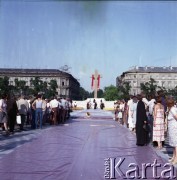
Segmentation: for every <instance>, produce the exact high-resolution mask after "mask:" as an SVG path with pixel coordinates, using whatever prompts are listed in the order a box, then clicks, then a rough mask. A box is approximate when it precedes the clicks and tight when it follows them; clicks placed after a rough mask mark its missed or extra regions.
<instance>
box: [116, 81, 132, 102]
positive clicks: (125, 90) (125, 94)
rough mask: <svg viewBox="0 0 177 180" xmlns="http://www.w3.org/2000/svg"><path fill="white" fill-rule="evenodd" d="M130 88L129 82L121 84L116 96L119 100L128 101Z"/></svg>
mask: <svg viewBox="0 0 177 180" xmlns="http://www.w3.org/2000/svg"><path fill="white" fill-rule="evenodd" d="M130 89H131V86H130V82H123V84H122V85H121V86H119V88H118V94H119V98H120V99H128V98H129V92H130Z"/></svg>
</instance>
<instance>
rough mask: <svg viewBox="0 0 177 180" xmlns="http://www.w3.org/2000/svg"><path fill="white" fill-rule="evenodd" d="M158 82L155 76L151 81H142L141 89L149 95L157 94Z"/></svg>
mask: <svg viewBox="0 0 177 180" xmlns="http://www.w3.org/2000/svg"><path fill="white" fill-rule="evenodd" d="M157 88H158V86H157V84H156V81H155V80H154V79H153V78H150V81H149V82H145V83H141V84H140V89H141V91H142V92H143V93H145V94H146V95H147V96H148V95H150V94H154V95H155V94H156V92H157Z"/></svg>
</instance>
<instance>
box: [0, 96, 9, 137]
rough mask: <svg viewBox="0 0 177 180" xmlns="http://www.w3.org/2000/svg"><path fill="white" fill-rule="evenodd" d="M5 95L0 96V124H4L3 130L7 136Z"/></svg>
mask: <svg viewBox="0 0 177 180" xmlns="http://www.w3.org/2000/svg"><path fill="white" fill-rule="evenodd" d="M6 100H7V95H2V96H1V98H0V124H1V123H3V124H4V128H5V131H6V135H9V131H8V127H7V103H6Z"/></svg>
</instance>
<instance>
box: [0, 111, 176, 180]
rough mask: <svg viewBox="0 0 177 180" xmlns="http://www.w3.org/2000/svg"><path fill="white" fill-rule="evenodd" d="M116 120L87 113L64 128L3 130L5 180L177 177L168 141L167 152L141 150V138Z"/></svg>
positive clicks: (0, 175) (0, 174)
mask: <svg viewBox="0 0 177 180" xmlns="http://www.w3.org/2000/svg"><path fill="white" fill-rule="evenodd" d="M87 112H89V113H90V116H88V115H87ZM113 116H114V115H113V114H112V113H111V112H108V111H103V110H100V109H97V110H92V109H91V110H82V111H75V112H72V113H71V118H70V119H69V120H68V121H67V122H66V123H65V124H63V125H58V126H49V125H47V126H45V127H44V128H43V129H37V130H31V129H30V127H26V131H22V132H19V131H16V132H15V134H13V135H10V136H5V135H4V134H3V132H0V179H1V180H32V179H35V180H60V179H61V180H63V179H66V180H83V179H84V180H97V179H98V180H99V179H140V178H142V179H143V178H146V179H150V180H152V179H157V177H158V176H159V179H167V177H169V178H171V179H176V168H175V167H174V166H171V165H170V164H169V163H168V159H169V157H170V156H171V155H172V148H171V147H170V146H168V137H167V139H166V141H165V144H164V148H163V149H162V150H156V149H155V148H154V147H153V146H152V145H151V144H149V145H148V146H143V147H139V146H136V136H135V134H134V133H132V132H130V131H129V130H128V129H127V128H125V127H123V126H122V125H120V124H118V123H117V122H116V121H114V120H113ZM167 169H168V170H167ZM165 171H166V172H165Z"/></svg>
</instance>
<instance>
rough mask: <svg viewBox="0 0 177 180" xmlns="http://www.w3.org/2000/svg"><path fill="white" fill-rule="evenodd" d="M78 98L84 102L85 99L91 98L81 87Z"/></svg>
mask: <svg viewBox="0 0 177 180" xmlns="http://www.w3.org/2000/svg"><path fill="white" fill-rule="evenodd" d="M79 96H80V98H79V99H80V100H86V99H87V98H90V97H91V93H89V92H88V91H86V90H85V89H84V88H83V87H80V89H79Z"/></svg>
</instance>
